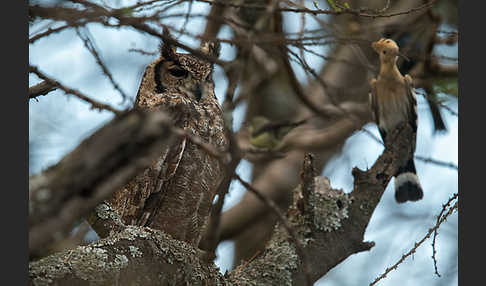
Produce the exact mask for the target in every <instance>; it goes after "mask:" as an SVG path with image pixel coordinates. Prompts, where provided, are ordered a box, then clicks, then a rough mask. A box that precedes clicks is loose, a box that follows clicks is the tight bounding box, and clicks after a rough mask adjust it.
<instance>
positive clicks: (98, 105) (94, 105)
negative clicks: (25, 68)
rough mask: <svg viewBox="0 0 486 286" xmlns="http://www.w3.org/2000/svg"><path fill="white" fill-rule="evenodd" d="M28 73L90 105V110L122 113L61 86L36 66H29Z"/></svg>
mask: <svg viewBox="0 0 486 286" xmlns="http://www.w3.org/2000/svg"><path fill="white" fill-rule="evenodd" d="M29 72H32V73H35V74H36V75H37V76H38V77H39V78H41V79H43V80H44V81H46V82H47V84H49V85H51V86H56V87H58V88H59V89H62V90H63V91H64V92H65V93H68V94H72V95H74V96H76V97H77V98H79V99H81V100H83V101H86V102H88V103H89V104H91V107H92V108H95V109H99V110H108V111H111V112H113V113H115V114H117V115H119V114H121V113H122V111H121V110H118V109H116V108H114V107H111V106H110V105H108V104H104V103H101V102H98V101H96V100H94V99H92V98H89V97H88V96H86V95H84V94H82V93H81V92H79V91H77V90H75V89H72V88H69V87H66V86H65V85H63V84H61V83H60V82H58V81H57V80H55V79H53V78H51V77H49V76H47V75H46V74H44V73H43V72H41V71H40V70H39V69H38V68H37V67H36V66H33V65H29Z"/></svg>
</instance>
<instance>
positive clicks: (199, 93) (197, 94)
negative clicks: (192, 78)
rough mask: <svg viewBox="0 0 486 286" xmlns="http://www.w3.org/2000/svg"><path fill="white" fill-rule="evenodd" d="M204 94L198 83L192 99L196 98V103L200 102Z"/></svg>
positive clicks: (201, 86) (202, 87)
mask: <svg viewBox="0 0 486 286" xmlns="http://www.w3.org/2000/svg"><path fill="white" fill-rule="evenodd" d="M203 92H204V86H203V85H202V84H200V83H198V84H197V85H196V88H195V90H194V97H196V100H197V101H200V100H201V97H202V94H203Z"/></svg>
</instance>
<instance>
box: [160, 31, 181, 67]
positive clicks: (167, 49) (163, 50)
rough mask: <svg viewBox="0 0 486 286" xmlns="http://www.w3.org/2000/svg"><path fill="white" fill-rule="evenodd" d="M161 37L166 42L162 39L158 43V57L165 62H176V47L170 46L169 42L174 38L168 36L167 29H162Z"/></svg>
mask: <svg viewBox="0 0 486 286" xmlns="http://www.w3.org/2000/svg"><path fill="white" fill-rule="evenodd" d="M163 35H164V36H165V37H166V39H168V40H165V39H163V40H162V42H161V43H160V47H159V49H160V55H161V56H162V57H163V58H164V59H166V60H176V59H177V54H176V50H177V47H176V46H174V45H172V44H171V41H174V38H172V35H171V34H170V31H169V29H167V27H164V31H163Z"/></svg>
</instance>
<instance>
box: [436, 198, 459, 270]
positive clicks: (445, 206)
mask: <svg viewBox="0 0 486 286" xmlns="http://www.w3.org/2000/svg"><path fill="white" fill-rule="evenodd" d="M457 197H458V194H457V193H455V194H454V195H452V197H451V198H449V200H448V201H447V202H446V203H445V204H443V205H442V210H441V211H440V213H439V215H438V216H437V223H439V221H440V219H441V218H442V215H443V214H444V212H445V211H446V209H447V208H448V207H450V204H451V203H452V201H453V200H456V199H457ZM438 234H439V232H438V229H436V230H435V231H434V237H433V239H432V260H433V261H434V271H435V274H436V275H437V276H438V277H440V274H439V270H438V269H437V259H436V257H435V254H436V253H437V251H436V249H435V241H436V238H437V235H438Z"/></svg>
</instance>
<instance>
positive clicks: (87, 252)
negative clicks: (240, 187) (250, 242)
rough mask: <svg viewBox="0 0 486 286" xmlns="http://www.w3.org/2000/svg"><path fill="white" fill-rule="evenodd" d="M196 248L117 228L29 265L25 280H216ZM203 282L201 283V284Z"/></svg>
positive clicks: (71, 284) (174, 282)
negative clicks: (91, 240)
mask: <svg viewBox="0 0 486 286" xmlns="http://www.w3.org/2000/svg"><path fill="white" fill-rule="evenodd" d="M200 253H201V251H199V250H197V249H194V248H193V247H192V246H191V245H189V244H187V243H185V242H182V241H178V240H174V239H173V238H171V237H170V236H169V235H167V234H165V233H163V232H161V231H158V230H153V229H150V228H143V227H136V226H128V227H127V228H125V229H124V230H123V231H121V232H119V233H115V234H113V235H112V236H110V237H108V238H106V239H103V240H100V241H98V242H95V243H92V244H90V245H88V246H80V247H77V248H76V249H74V250H72V251H64V252H60V253H57V254H54V255H51V256H49V257H46V258H43V259H41V260H39V261H35V262H31V263H30V264H29V277H30V281H29V285H59V286H61V285H67V286H74V285H120V286H121V285H146V286H150V285H154V286H155V285H222V280H223V278H222V276H221V274H220V273H219V271H218V269H217V268H216V267H215V266H214V265H211V264H207V263H205V262H203V261H201V260H200V259H199V258H198V257H199V255H200ZM203 282H204V283H207V284H203Z"/></svg>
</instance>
